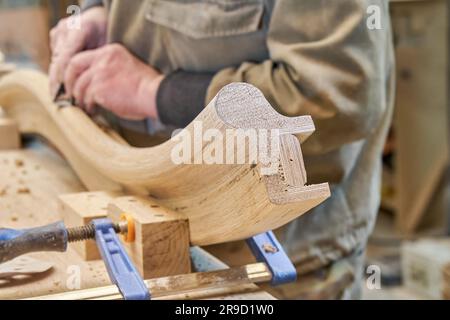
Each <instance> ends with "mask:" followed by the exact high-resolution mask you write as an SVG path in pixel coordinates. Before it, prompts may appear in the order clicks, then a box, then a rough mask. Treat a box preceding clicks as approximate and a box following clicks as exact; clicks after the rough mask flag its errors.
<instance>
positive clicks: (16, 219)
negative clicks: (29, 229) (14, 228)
mask: <svg viewBox="0 0 450 320" xmlns="http://www.w3.org/2000/svg"><path fill="white" fill-rule="evenodd" d="M11 221H12V222H17V221H19V218H17V217H11Z"/></svg>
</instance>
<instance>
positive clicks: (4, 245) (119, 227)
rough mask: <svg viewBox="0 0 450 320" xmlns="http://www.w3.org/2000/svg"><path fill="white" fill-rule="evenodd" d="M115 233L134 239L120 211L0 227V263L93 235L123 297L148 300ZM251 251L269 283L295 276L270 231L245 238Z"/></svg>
mask: <svg viewBox="0 0 450 320" xmlns="http://www.w3.org/2000/svg"><path fill="white" fill-rule="evenodd" d="M117 234H122V235H124V240H125V241H126V242H133V241H134V221H133V219H132V218H131V217H130V216H128V215H125V214H123V215H122V216H121V222H120V223H118V224H114V223H113V222H112V221H111V220H110V219H106V218H105V219H96V220H93V221H91V223H90V224H89V225H87V226H83V227H77V228H66V227H65V225H64V223H63V222H57V223H54V224H50V225H47V226H43V227H38V228H33V229H23V230H13V229H0V264H1V263H3V262H6V261H9V260H11V259H14V258H15V257H18V256H20V255H23V254H26V253H31V252H43V251H56V252H65V251H66V250H67V244H68V243H71V242H77V241H84V240H88V239H95V241H96V243H97V247H98V249H99V251H100V254H101V257H102V259H103V261H104V263H105V265H106V269H107V271H108V274H109V277H110V279H111V281H112V282H113V283H114V284H115V285H116V286H117V287H118V289H119V291H120V293H121V294H122V296H123V298H124V299H126V300H148V299H150V298H151V293H150V291H149V289H148V288H147V285H146V283H145V282H144V280H143V279H142V277H141V276H140V274H139V272H138V271H137V269H136V267H135V266H134V265H133V263H132V261H131V259H130V257H129V256H128V254H127V253H126V250H125V248H124V246H123V245H122V243H121V241H120V240H119V238H118V236H117ZM247 244H248V246H249V247H250V249H251V251H252V253H253V255H254V256H255V258H256V259H257V260H258V261H259V262H263V263H265V264H266V265H267V267H268V269H269V270H270V272H271V274H272V278H271V284H272V285H273V286H276V285H281V284H285V283H289V282H293V281H295V280H296V277H297V272H296V269H295V267H294V265H293V264H292V262H291V261H290V259H289V257H288V256H287V254H286V252H285V251H284V250H283V248H282V246H281V245H280V243H279V242H278V240H277V239H276V237H275V235H274V234H273V232H272V231H269V232H266V233H263V234H260V235H257V236H254V237H252V238H250V239H248V240H247Z"/></svg>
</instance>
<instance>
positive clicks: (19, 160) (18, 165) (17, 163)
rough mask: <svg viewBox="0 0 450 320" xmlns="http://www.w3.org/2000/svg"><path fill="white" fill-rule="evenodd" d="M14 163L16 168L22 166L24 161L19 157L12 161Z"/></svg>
mask: <svg viewBox="0 0 450 320" xmlns="http://www.w3.org/2000/svg"><path fill="white" fill-rule="evenodd" d="M14 163H15V165H16V167H17V168H22V167H23V166H24V165H25V163H24V162H23V160H21V159H16V160H15V161H14Z"/></svg>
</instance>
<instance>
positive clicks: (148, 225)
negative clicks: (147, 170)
mask: <svg viewBox="0 0 450 320" xmlns="http://www.w3.org/2000/svg"><path fill="white" fill-rule="evenodd" d="M122 213H125V214H128V215H130V216H132V217H133V220H134V225H135V236H136V239H135V241H134V242H132V243H124V245H125V248H126V249H127V251H128V253H129V254H130V256H131V258H132V260H133V262H134V264H135V266H136V267H137V269H138V270H139V272H140V273H141V275H142V276H143V277H144V279H151V278H156V277H162V276H170V275H177V274H184V273H189V272H190V271H191V261H190V258H189V247H190V245H189V223H188V220H187V218H186V217H185V216H184V215H182V214H179V213H176V212H172V211H170V210H167V209H164V208H162V207H161V206H159V205H158V204H157V203H156V202H155V201H152V200H151V199H148V198H144V197H135V196H128V197H119V198H116V199H114V200H113V201H112V203H110V204H109V207H108V216H109V217H110V218H111V219H112V220H113V221H117V222H118V221H120V216H121V214H122Z"/></svg>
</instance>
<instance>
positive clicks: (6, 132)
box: [0, 116, 20, 150]
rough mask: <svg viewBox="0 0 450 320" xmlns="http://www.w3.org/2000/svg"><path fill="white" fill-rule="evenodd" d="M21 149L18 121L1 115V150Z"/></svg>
mask: <svg viewBox="0 0 450 320" xmlns="http://www.w3.org/2000/svg"><path fill="white" fill-rule="evenodd" d="M9 149H20V133H19V126H18V125H17V122H16V121H15V120H12V119H8V118H3V117H1V116H0V150H9Z"/></svg>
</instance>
